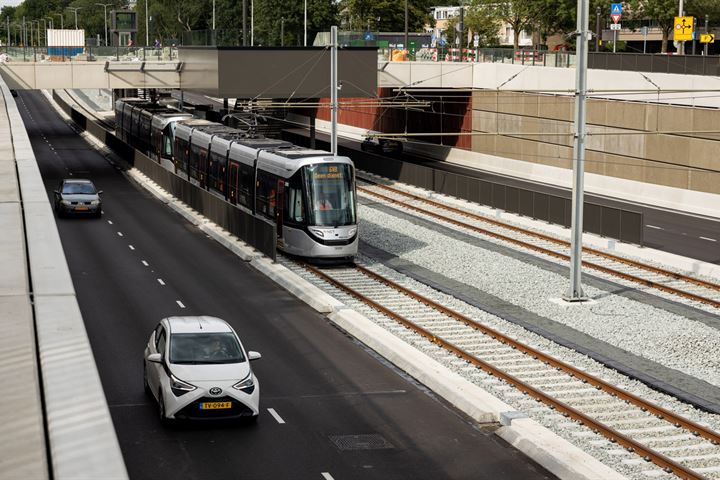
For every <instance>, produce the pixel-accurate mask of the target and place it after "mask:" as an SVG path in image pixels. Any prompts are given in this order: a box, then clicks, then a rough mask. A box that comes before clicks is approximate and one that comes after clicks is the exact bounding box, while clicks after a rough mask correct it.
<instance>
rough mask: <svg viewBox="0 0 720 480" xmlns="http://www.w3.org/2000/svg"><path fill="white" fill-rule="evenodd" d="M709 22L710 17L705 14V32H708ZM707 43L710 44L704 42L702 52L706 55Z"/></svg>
mask: <svg viewBox="0 0 720 480" xmlns="http://www.w3.org/2000/svg"><path fill="white" fill-rule="evenodd" d="M709 22H710V17H709V16H707V15H705V33H706V34H708V33H710V28H709V26H708V24H709ZM708 45H710V44H709V43H706V44H705V51H704V54H705V55H706V56H707V54H708Z"/></svg>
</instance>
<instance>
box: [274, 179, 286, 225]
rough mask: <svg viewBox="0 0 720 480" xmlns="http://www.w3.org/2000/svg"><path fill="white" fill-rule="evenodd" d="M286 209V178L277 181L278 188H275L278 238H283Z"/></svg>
mask: <svg viewBox="0 0 720 480" xmlns="http://www.w3.org/2000/svg"><path fill="white" fill-rule="evenodd" d="M284 209H285V180H283V179H279V180H278V181H277V189H276V190H275V225H277V236H278V239H282V238H283V228H282V226H283V218H284V216H285V215H284Z"/></svg>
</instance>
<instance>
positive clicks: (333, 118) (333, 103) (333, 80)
mask: <svg viewBox="0 0 720 480" xmlns="http://www.w3.org/2000/svg"><path fill="white" fill-rule="evenodd" d="M330 46H331V49H330V124H331V130H330V153H332V154H333V156H337V108H338V105H337V94H338V89H337V86H338V85H337V80H338V78H337V68H338V65H337V48H338V38H337V26H335V25H333V26H332V27H330Z"/></svg>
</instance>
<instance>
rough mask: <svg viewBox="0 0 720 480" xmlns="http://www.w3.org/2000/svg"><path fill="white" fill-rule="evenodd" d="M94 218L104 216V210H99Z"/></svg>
mask: <svg viewBox="0 0 720 480" xmlns="http://www.w3.org/2000/svg"><path fill="white" fill-rule="evenodd" d="M93 218H102V210H98V211H97V212H96V213H95V215H93Z"/></svg>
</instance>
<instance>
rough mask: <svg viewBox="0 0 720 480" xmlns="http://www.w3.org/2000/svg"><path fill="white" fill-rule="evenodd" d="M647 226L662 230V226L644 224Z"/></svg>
mask: <svg viewBox="0 0 720 480" xmlns="http://www.w3.org/2000/svg"><path fill="white" fill-rule="evenodd" d="M645 226H646V227H648V228H654V229H655V230H662V227H656V226H655V225H650V224H645Z"/></svg>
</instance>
